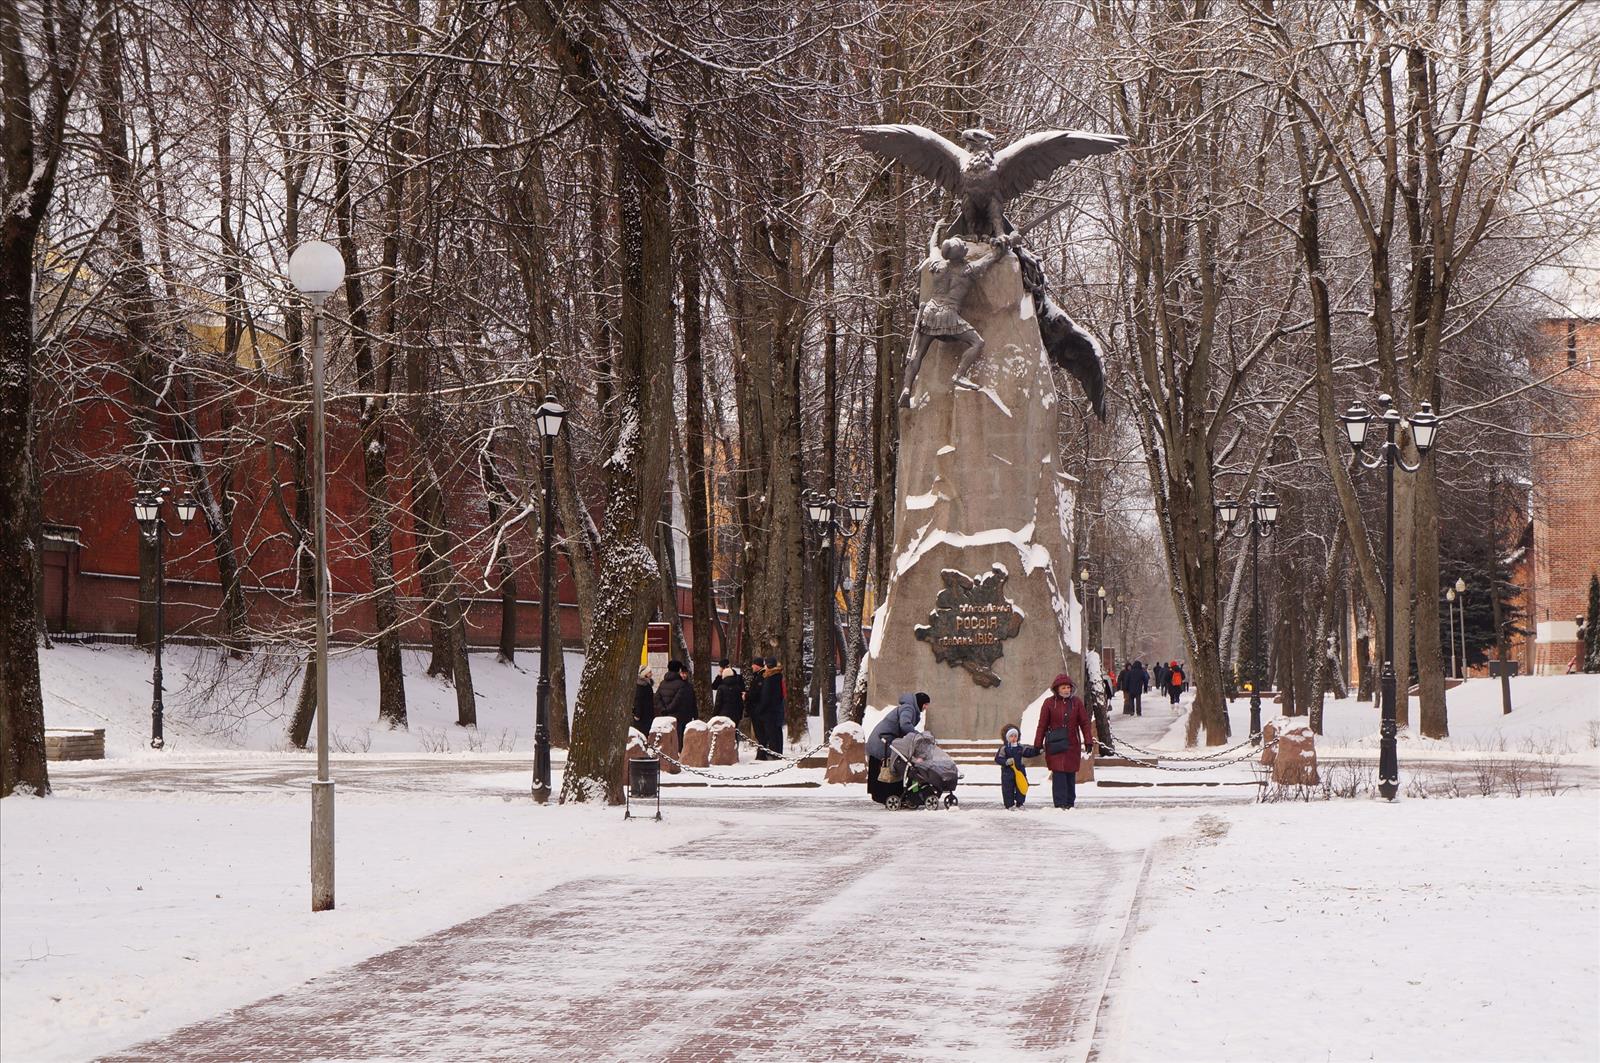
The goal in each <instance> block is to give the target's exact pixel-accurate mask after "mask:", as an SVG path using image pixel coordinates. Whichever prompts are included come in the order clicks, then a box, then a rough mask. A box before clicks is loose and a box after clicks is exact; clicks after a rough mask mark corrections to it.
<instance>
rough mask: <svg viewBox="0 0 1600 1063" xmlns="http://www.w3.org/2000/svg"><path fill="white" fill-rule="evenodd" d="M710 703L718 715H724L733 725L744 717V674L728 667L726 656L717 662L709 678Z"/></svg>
mask: <svg viewBox="0 0 1600 1063" xmlns="http://www.w3.org/2000/svg"><path fill="white" fill-rule="evenodd" d="M711 705H712V708H714V709H715V710H716V713H717V715H718V716H726V717H727V718H728V719H730V720H732V721H733V722H734V724H735V725H737V724H738V723H739V721H740V720H742V719H744V676H742V675H740V674H739V673H738V672H737V671H735V670H734V669H732V668H730V667H728V660H727V658H726V657H724V658H723V659H722V660H721V661H718V662H717V674H716V677H715V678H713V679H712V680H711Z"/></svg>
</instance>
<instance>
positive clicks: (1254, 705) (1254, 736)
mask: <svg viewBox="0 0 1600 1063" xmlns="http://www.w3.org/2000/svg"><path fill="white" fill-rule="evenodd" d="M1250 742H1251V743H1252V744H1253V745H1258V746H1259V745H1260V744H1261V695H1260V694H1258V693H1257V692H1256V691H1254V690H1252V691H1250Z"/></svg>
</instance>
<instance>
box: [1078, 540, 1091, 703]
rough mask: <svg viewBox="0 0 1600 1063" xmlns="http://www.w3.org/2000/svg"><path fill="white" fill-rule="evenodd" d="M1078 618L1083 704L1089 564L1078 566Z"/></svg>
mask: <svg viewBox="0 0 1600 1063" xmlns="http://www.w3.org/2000/svg"><path fill="white" fill-rule="evenodd" d="M1078 618H1079V624H1080V625H1081V626H1082V628H1083V632H1082V636H1081V640H1080V641H1081V642H1082V644H1083V696H1084V702H1083V703H1084V704H1085V705H1087V704H1089V701H1088V697H1089V566H1088V565H1080V566H1078Z"/></svg>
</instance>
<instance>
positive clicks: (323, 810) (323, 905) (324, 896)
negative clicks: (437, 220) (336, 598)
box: [289, 240, 344, 912]
mask: <svg viewBox="0 0 1600 1063" xmlns="http://www.w3.org/2000/svg"><path fill="white" fill-rule="evenodd" d="M289 281H290V283H292V284H293V285H294V286H295V289H296V290H297V291H299V293H300V295H301V296H302V297H303V298H304V299H305V301H306V302H307V303H308V304H310V306H311V510H312V526H313V532H312V536H313V540H312V541H313V546H312V549H313V552H314V553H315V555H316V563H317V580H316V596H317V606H316V613H317V648H316V670H317V779H316V782H314V783H312V784H311V910H312V911H314V912H326V911H331V910H332V909H333V779H332V778H330V777H329V774H328V619H329V612H330V606H329V590H328V495H327V486H328V484H327V481H328V447H327V438H326V432H325V425H326V421H325V417H324V414H323V395H324V392H325V383H326V377H325V373H324V350H323V345H324V339H323V325H322V311H323V304H324V303H326V302H327V301H328V297H329V296H330V295H332V294H333V293H334V292H336V291H338V290H339V286H340V285H341V284H343V283H344V256H342V255H341V254H339V249H338V248H336V247H334V246H333V245H332V244H329V243H326V242H324V241H322V240H308V241H306V242H305V243H303V244H301V245H300V246H299V247H297V248H295V249H294V253H293V254H292V255H290V256H289Z"/></svg>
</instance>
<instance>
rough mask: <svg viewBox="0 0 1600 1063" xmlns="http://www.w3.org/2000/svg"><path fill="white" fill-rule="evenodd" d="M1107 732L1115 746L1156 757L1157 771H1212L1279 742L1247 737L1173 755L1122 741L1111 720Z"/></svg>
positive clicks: (1152, 765) (1246, 758)
mask: <svg viewBox="0 0 1600 1063" xmlns="http://www.w3.org/2000/svg"><path fill="white" fill-rule="evenodd" d="M1106 733H1107V734H1109V735H1110V736H1111V744H1112V746H1113V747H1120V748H1125V749H1131V750H1133V751H1134V752H1136V753H1143V754H1145V755H1146V756H1149V757H1154V758H1155V761H1154V763H1152V764H1151V765H1150V767H1152V768H1155V769H1156V770H1157V771H1211V770H1212V769H1214V768H1223V767H1228V766H1230V765H1233V764H1242V763H1244V762H1245V761H1247V760H1253V759H1255V757H1256V755H1257V752H1258V750H1266V749H1267V748H1269V747H1272V746H1276V745H1277V744H1278V740H1277V739H1276V738H1274V739H1273V740H1272V741H1270V742H1264V743H1263V744H1262V745H1260V746H1259V747H1258V746H1257V745H1256V744H1255V739H1253V738H1246V739H1245V740H1244V741H1243V742H1240V743H1239V744H1238V745H1235V746H1229V747H1228V748H1227V749H1218V750H1213V751H1212V752H1210V753H1203V754H1201V755H1199V756H1191V757H1183V756H1171V755H1169V754H1167V753H1164V752H1162V751H1161V750H1158V749H1145V748H1143V747H1142V746H1136V745H1134V744H1133V743H1132V742H1124V741H1121V740H1119V739H1118V738H1117V735H1116V732H1115V731H1112V730H1111V721H1109V720H1107V721H1106ZM1239 750H1244V752H1243V753H1240V754H1239V755H1238V756H1230V755H1229V754H1233V753H1238V751H1239ZM1225 758H1226V759H1225ZM1163 760H1166V761H1177V762H1178V764H1182V765H1185V766H1183V767H1179V766H1178V764H1171V763H1169V764H1163V763H1161V762H1162V761H1163Z"/></svg>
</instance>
